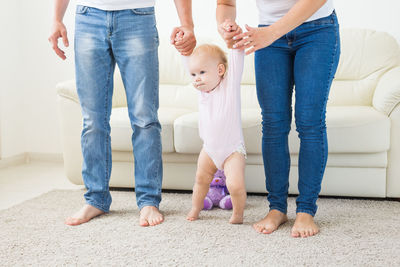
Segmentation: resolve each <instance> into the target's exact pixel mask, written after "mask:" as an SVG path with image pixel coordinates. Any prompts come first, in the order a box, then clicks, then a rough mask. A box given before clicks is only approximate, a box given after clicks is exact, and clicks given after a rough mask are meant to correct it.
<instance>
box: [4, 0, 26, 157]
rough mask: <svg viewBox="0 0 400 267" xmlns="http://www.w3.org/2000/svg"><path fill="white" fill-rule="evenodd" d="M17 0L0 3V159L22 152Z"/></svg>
mask: <svg viewBox="0 0 400 267" xmlns="http://www.w3.org/2000/svg"><path fill="white" fill-rule="evenodd" d="M18 5H19V2H18V1H17V0H13V1H6V2H4V3H2V10H7V12H2V15H1V16H0V25H2V29H1V37H0V158H2V157H3V158H5V157H9V156H11V155H14V154H20V153H23V152H25V151H26V144H25V125H24V123H23V121H24V118H25V115H26V114H25V113H26V112H27V109H26V106H25V104H24V94H25V91H24V90H23V88H22V86H21V85H22V81H21V77H23V73H24V72H25V70H24V69H23V68H22V67H21V66H20V63H22V57H21V55H20V51H21V49H23V46H22V44H21V40H22V37H21V35H20V34H19V32H18V31H19V30H18V29H20V22H19V20H18V18H17V16H15V13H16V12H17V11H18Z"/></svg>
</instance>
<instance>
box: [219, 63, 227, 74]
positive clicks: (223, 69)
mask: <svg viewBox="0 0 400 267" xmlns="http://www.w3.org/2000/svg"><path fill="white" fill-rule="evenodd" d="M225 71H226V68H225V65H224V64H222V63H220V64H218V75H219V76H224V74H225Z"/></svg>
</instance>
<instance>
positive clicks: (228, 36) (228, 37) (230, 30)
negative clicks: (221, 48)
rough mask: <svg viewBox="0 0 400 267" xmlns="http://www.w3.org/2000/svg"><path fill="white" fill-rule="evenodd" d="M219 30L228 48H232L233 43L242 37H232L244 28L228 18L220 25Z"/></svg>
mask: <svg viewBox="0 0 400 267" xmlns="http://www.w3.org/2000/svg"><path fill="white" fill-rule="evenodd" d="M218 32H219V34H220V35H221V37H222V38H223V39H224V41H225V43H226V45H227V47H228V48H232V47H233V45H234V44H235V43H236V42H237V41H238V40H240V39H236V40H233V39H232V38H233V37H234V36H236V35H238V34H241V33H242V29H241V28H240V27H239V26H238V25H237V24H236V22H234V21H231V20H229V19H226V20H225V21H224V22H223V23H221V24H220V25H218Z"/></svg>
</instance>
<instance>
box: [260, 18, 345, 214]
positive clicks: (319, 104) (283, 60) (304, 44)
mask: <svg viewBox="0 0 400 267" xmlns="http://www.w3.org/2000/svg"><path fill="white" fill-rule="evenodd" d="M260 27H265V26H264V25H260ZM339 55H340V38H339V25H338V21H337V18H336V14H335V12H333V13H332V14H331V15H330V16H328V17H324V18H320V19H317V20H314V21H310V22H305V23H303V24H302V25H300V26H298V27H297V28H295V29H294V30H292V31H291V32H289V33H287V34H286V35H284V36H282V37H281V38H280V39H278V40H276V41H275V42H274V43H273V44H271V45H270V46H268V47H266V48H264V49H261V50H258V51H256V53H255V70H256V85H257V96H258V101H259V103H260V106H261V111H262V153H263V160H264V170H265V178H266V187H267V190H268V201H269V203H270V209H275V210H279V211H281V212H283V213H286V212H287V197H288V188H289V170H290V154H289V146H288V134H289V131H290V128H291V127H290V126H291V121H292V92H293V87H294V86H295V122H296V130H297V132H298V136H299V138H300V151H299V162H298V171H299V173H298V175H299V181H298V189H299V196H298V197H297V200H296V203H297V209H296V212H305V213H308V214H310V215H312V216H314V215H315V213H316V211H317V205H316V202H317V199H318V194H319V192H320V190H321V182H322V177H323V175H324V171H325V166H326V161H327V157H328V143H327V133H326V125H325V113H326V103H327V99H328V95H329V89H330V87H331V84H332V80H333V78H334V75H335V72H336V69H337V66H338V61H339Z"/></svg>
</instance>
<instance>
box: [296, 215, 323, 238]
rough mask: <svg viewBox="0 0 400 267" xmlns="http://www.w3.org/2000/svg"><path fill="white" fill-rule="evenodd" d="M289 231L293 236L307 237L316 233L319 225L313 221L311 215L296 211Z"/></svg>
mask: <svg viewBox="0 0 400 267" xmlns="http://www.w3.org/2000/svg"><path fill="white" fill-rule="evenodd" d="M291 232H292V236H293V237H309V236H313V235H316V234H318V233H319V227H318V226H317V225H316V224H315V223H314V217H313V216H311V215H310V214H308V213H304V212H298V213H297V215H296V221H295V222H294V225H293V227H292V231H291Z"/></svg>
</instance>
